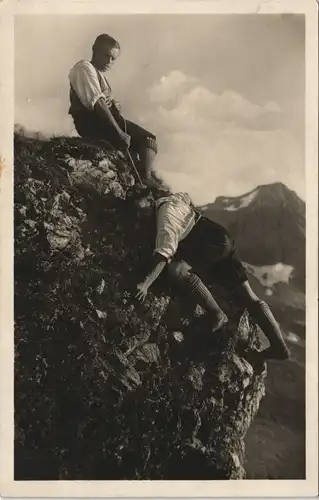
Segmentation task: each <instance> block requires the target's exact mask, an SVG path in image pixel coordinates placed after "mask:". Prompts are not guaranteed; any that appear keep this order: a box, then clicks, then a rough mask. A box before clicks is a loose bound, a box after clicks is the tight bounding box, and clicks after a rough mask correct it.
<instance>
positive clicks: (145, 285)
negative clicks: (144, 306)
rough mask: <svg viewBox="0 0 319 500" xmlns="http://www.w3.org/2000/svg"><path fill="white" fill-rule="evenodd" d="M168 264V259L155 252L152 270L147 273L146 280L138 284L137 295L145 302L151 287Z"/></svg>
mask: <svg viewBox="0 0 319 500" xmlns="http://www.w3.org/2000/svg"><path fill="white" fill-rule="evenodd" d="M166 264H167V259H166V258H165V257H163V256H162V255H161V254H159V253H155V254H154V257H153V260H152V264H151V266H150V270H149V272H148V273H147V275H146V277H145V278H144V280H143V281H142V282H141V283H139V284H138V285H137V293H136V295H135V297H136V298H137V299H138V300H139V301H140V302H144V300H145V298H146V295H147V292H148V289H149V287H150V286H151V285H152V284H153V283H154V281H156V280H157V278H158V277H159V275H160V274H161V272H162V271H163V269H164V268H165V266H166Z"/></svg>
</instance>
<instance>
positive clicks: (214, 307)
mask: <svg viewBox="0 0 319 500" xmlns="http://www.w3.org/2000/svg"><path fill="white" fill-rule="evenodd" d="M183 284H184V287H185V288H186V289H187V291H188V293H189V294H190V295H191V297H192V298H193V300H194V303H196V304H199V305H200V306H201V307H203V309H205V311H207V312H209V313H213V314H214V316H219V317H220V316H221V315H222V314H223V311H222V310H221V308H220V307H219V305H218V304H217V302H216V301H215V299H214V297H213V296H212V294H211V293H210V291H209V290H208V288H207V287H206V286H205V285H204V283H203V282H202V280H201V279H200V278H199V277H198V276H197V275H196V274H194V273H187V275H186V276H185V277H184V278H183Z"/></svg>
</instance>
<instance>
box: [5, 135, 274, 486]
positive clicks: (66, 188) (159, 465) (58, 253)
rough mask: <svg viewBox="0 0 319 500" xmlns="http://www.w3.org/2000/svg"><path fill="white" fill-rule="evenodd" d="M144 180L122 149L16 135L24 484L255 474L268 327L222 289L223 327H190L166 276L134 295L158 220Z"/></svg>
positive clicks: (19, 441) (18, 391)
mask: <svg viewBox="0 0 319 500" xmlns="http://www.w3.org/2000/svg"><path fill="white" fill-rule="evenodd" d="M132 185H134V179H133V177H132V175H131V172H130V169H129V166H128V165H127V163H126V162H125V158H124V156H123V155H122V154H121V153H119V152H117V151H110V150H107V149H101V148H100V147H98V146H94V145H92V144H87V143H85V142H83V141H81V140H80V139H78V138H68V139H67V138H57V139H54V140H51V141H46V142H42V141H39V140H32V139H27V138H23V137H19V136H16V137H15V193H14V195H15V199H14V201H15V207H14V208H15V480H30V479H33V480H49V479H50V480H56V479H63V480H77V479H78V480H79V479H81V480H84V479H87V480H97V479H99V480H113V479H127V480H128V479H240V478H243V477H245V471H244V467H243V465H244V460H245V453H244V441H243V440H244V436H245V434H246V432H247V430H248V428H249V426H250V425H251V423H252V421H253V418H254V416H255V415H256V412H257V410H258V407H259V403H260V400H261V398H262V397H263V395H264V377H265V373H264V372H263V371H262V367H258V366H253V365H254V362H253V359H252V357H251V356H250V358H249V359H250V360H251V362H248V361H247V360H246V358H247V357H248V353H249V352H250V354H251V353H253V352H254V351H255V349H256V348H258V347H259V346H260V344H259V341H258V337H257V335H256V328H255V327H254V325H252V324H251V321H250V318H249V317H248V316H247V314H245V312H244V311H243V310H241V309H234V308H232V310H231V311H230V310H229V305H228V304H227V303H223V302H222V291H221V290H218V289H216V290H214V294H215V295H216V296H217V297H219V295H220V296H221V299H220V302H221V305H222V306H223V307H224V309H225V311H226V312H227V313H228V314H229V317H230V322H229V324H228V326H227V328H224V329H223V331H221V332H220V333H219V334H214V335H213V336H212V335H211V334H210V332H209V325H207V323H206V324H205V316H204V315H201V314H200V311H199V314H198V315H196V316H195V317H194V318H189V319H190V320H191V321H190V325H189V326H188V327H186V328H184V330H183V332H182V333H183V335H180V331H179V332H178V331H177V329H178V328H181V325H180V321H178V319H179V313H178V303H179V302H178V300H176V298H175V297H173V298H172V299H171V290H169V288H168V287H167V283H166V281H165V279H164V280H162V282H161V283H158V284H157V286H156V287H154V288H153V289H152V293H149V296H148V298H147V301H146V303H145V305H143V306H142V305H139V304H137V303H136V302H135V300H134V295H133V292H134V290H135V286H136V283H137V282H138V280H139V279H140V278H141V275H142V274H143V273H144V272H145V261H146V260H147V258H148V256H149V254H150V252H151V250H152V243H153V240H152V227H153V223H154V222H153V220H152V219H151V216H150V215H149V217H148V218H145V217H144V218H142V217H141V215H142V214H141V213H140V212H139V210H138V208H137V207H136V205H135V204H134V202H133V200H132V199H131V198H130V197H128V196H127V195H128V193H129V192H130V190H131V187H132ZM176 332H177V333H179V335H177V333H176ZM251 363H252V364H251Z"/></svg>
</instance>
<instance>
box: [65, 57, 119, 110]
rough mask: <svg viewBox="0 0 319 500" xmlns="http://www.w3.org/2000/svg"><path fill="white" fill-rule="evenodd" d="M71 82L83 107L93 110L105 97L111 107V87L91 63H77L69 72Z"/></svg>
mask: <svg viewBox="0 0 319 500" xmlns="http://www.w3.org/2000/svg"><path fill="white" fill-rule="evenodd" d="M69 81H70V84H71V87H72V88H73V90H74V91H75V93H76V94H77V96H78V98H79V99H80V101H81V103H82V104H83V106H85V107H86V108H88V109H89V110H91V111H92V110H93V108H94V105H95V103H96V101H97V100H98V99H100V97H103V98H104V99H105V100H106V102H107V104H108V105H109V106H110V105H111V104H112V101H113V98H112V90H111V87H110V86H109V84H108V82H107V80H106V78H105V77H104V75H103V73H101V72H100V71H98V70H97V69H96V68H95V67H94V66H93V64H91V63H90V62H89V61H84V60H82V61H79V62H77V63H76V64H75V65H74V66H73V68H72V69H71V71H70V72H69Z"/></svg>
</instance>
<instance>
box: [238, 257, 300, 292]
mask: <svg viewBox="0 0 319 500" xmlns="http://www.w3.org/2000/svg"><path fill="white" fill-rule="evenodd" d="M245 266H246V268H247V270H248V271H249V272H250V273H251V274H253V275H254V276H255V277H256V278H257V279H258V280H259V281H260V283H261V284H262V285H263V286H264V287H266V288H267V290H268V294H267V295H272V288H273V286H274V285H276V283H289V280H290V278H291V276H292V273H293V270H294V267H293V266H289V265H288V264H283V263H282V262H277V264H274V265H268V266H253V265H252V264H248V263H245Z"/></svg>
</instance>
